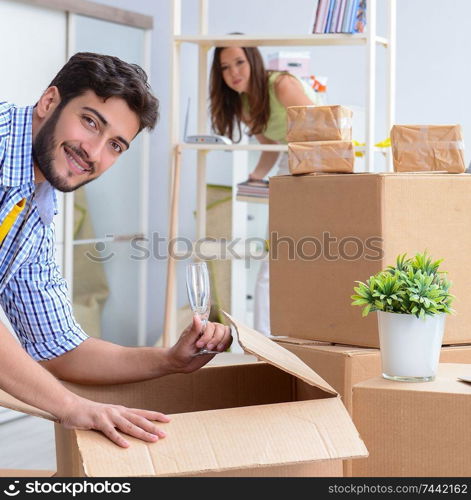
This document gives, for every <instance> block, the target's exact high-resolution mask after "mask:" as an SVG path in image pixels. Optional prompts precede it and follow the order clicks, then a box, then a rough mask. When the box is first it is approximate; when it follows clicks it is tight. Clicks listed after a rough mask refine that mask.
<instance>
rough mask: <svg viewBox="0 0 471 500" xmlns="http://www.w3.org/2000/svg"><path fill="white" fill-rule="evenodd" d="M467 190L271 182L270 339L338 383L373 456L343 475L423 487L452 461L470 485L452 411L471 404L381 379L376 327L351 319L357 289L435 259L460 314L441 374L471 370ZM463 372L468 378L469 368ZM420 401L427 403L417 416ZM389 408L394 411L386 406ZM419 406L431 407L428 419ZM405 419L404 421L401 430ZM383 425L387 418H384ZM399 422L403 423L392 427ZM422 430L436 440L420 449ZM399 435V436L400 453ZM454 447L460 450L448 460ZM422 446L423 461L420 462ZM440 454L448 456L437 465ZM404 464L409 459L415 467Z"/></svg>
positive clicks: (396, 182)
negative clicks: (408, 262) (422, 257)
mask: <svg viewBox="0 0 471 500" xmlns="http://www.w3.org/2000/svg"><path fill="white" fill-rule="evenodd" d="M470 189H471V176H469V175H449V174H440V173H430V172H429V173H426V172H424V173H420V174H418V173H389V174H353V175H344V174H342V175H305V176H297V177H293V176H284V177H276V178H273V179H271V182H270V206H269V209H270V236H271V241H270V304H271V326H272V333H273V334H274V335H283V336H284V337H285V338H284V339H279V342H282V343H283V345H284V346H285V347H286V348H288V349H289V350H290V351H292V352H293V353H294V354H296V355H297V356H299V357H300V358H301V359H303V360H304V361H305V362H306V364H308V365H309V366H311V367H312V368H313V369H315V370H316V372H317V373H319V375H320V376H322V377H323V378H324V379H325V380H326V381H327V382H328V383H330V384H331V385H332V386H333V387H334V388H335V389H336V390H337V391H338V392H339V394H341V395H342V397H343V401H344V404H345V405H346V407H347V409H348V410H349V411H350V412H352V413H353V420H354V423H355V424H356V425H358V429H359V432H360V436H361V437H365V443H366V445H367V448H368V449H369V451H370V453H371V455H370V457H369V458H368V459H365V460H363V459H361V460H360V461H358V463H356V464H353V463H348V462H346V463H345V464H344V467H345V469H344V471H345V475H353V476H359V475H363V476H382V475H409V476H415V475H416V474H417V475H427V473H426V472H425V471H427V470H428V471H429V474H428V475H429V476H440V475H443V476H447V475H452V472H451V470H452V469H451V468H450V465H449V462H450V459H449V456H450V454H451V453H454V452H455V451H456V456H454V457H453V459H452V460H451V462H450V463H452V464H454V465H453V467H455V470H456V471H457V474H459V475H462V474H467V473H469V467H468V466H467V465H466V464H467V461H466V458H467V456H466V453H467V452H466V450H467V447H468V445H469V443H468V442H467V441H466V443H465V445H464V446H461V444H460V443H459V442H458V441H459V437H458V435H459V433H461V434H463V433H465V432H466V431H465V428H464V426H463V421H462V419H461V416H460V415H455V413H456V412H455V411H454V409H453V405H454V404H456V405H459V408H463V412H464V408H465V406H464V405H466V404H468V403H467V402H466V398H468V399H469V396H466V395H463V394H462V392H463V391H462V390H461V389H462V388H461V389H460V387H461V386H459V387H458V386H454V385H453V384H454V382H451V385H452V386H453V387H451V389H449V388H446V387H445V389H444V392H445V393H446V395H442V394H440V390H439V389H440V387H442V385H443V383H442V382H440V384H442V385H440V384H439V385H438V386H436V388H435V389H433V387H432V385H429V384H428V383H427V384H405V383H403V382H391V381H386V380H384V379H381V378H379V379H378V377H380V375H381V360H380V352H379V349H378V348H379V339H378V331H377V321H376V317H375V315H374V314H371V315H369V316H368V317H366V318H363V317H362V316H361V311H360V310H359V308H355V307H352V305H351V302H352V300H351V298H350V296H351V294H352V293H353V286H354V284H355V281H356V280H361V281H365V280H366V279H367V278H368V277H369V276H371V275H372V274H374V273H376V272H377V271H379V270H380V269H383V268H384V267H385V266H387V265H389V264H393V263H394V261H395V258H396V256H397V255H399V254H402V253H404V252H406V253H408V254H409V255H413V254H414V253H415V252H420V251H423V250H424V249H428V251H429V252H430V254H431V255H433V256H434V257H435V258H437V259H438V258H443V259H444V262H443V268H444V269H445V270H446V271H447V272H448V277H449V279H450V280H451V281H452V283H453V288H452V293H453V294H454V295H455V296H456V299H455V302H454V308H455V309H456V314H455V315H452V316H447V319H446V333H445V337H444V346H443V347H442V351H441V357H440V362H441V363H464V364H466V365H468V364H471V345H470V344H471V330H469V322H470V320H471V311H470V310H469V308H468V307H467V297H469V295H470V294H471V283H470V282H469V279H468V276H469V273H470V272H471V263H470V261H469V256H468V253H469V251H468V249H469V245H470V236H469V235H471V220H470V219H469V213H470V211H471V200H470V198H469V196H468V193H469V190H470ZM431 214H433V216H431ZM326 342H330V343H331V344H330V345H328V344H326ZM340 344H344V345H340ZM449 344H450V345H449ZM451 344H460V345H451ZM468 366H469V365H468ZM457 370H458V371H460V372H462V373H467V372H469V368H468V369H467V368H465V367H464V366H463V367H462V368H457ZM372 377H373V379H372ZM375 384H376V385H375ZM377 386H378V387H377ZM413 386H415V387H414V388H413ZM357 387H359V389H358V391H357ZM429 388H430V389H429ZM356 391H357V393H356ZM460 391H461V392H460ZM356 394H358V396H356ZM379 397H381V399H378V404H377V405H376V399H377V398H379ZM419 397H420V398H419ZM415 398H418V399H420V401H419V402H418V403H417V404H416V403H415ZM386 400H388V401H390V404H389V403H388V405H389V406H387V405H385V404H384V402H385V401H386ZM442 401H444V402H445V403H446V411H444V413H446V412H448V414H449V415H450V417H449V419H448V420H447V424H446V425H441V424H440V423H439V422H437V423H436V421H437V418H435V416H434V414H433V410H432V408H433V407H435V408H437V407H439V406H440V405H441V403H442ZM373 402H374V405H373ZM372 405H373V406H372ZM408 405H410V408H411V409H410V410H409V407H408ZM420 405H428V406H427V407H426V408H427V409H426V411H425V413H426V416H425V417H424V414H423V413H422V410H421V406H420ZM405 407H407V408H406V409H404V408H405ZM424 407H425V406H424ZM371 408H373V410H374V412H375V413H374V414H372V413H371ZM389 410H390V413H391V415H390V416H389ZM401 411H405V412H406V413H405V415H407V418H404V419H402V415H403V414H402V413H401ZM460 411H461V410H460ZM385 413H388V418H383V417H384V415H385ZM453 415H454V416H453ZM398 416H400V417H401V419H402V420H400V423H397V424H395V427H393V426H391V425H390V424H391V422H392V421H393V420H394V419H395V418H396V419H397V418H398ZM372 422H374V425H372ZM398 422H399V420H398ZM423 422H425V423H426V424H425V425H428V426H429V428H430V429H432V431H431V432H426V431H425V430H423V429H424V428H422V431H421V432H422V434H419V435H420V440H415V438H414V437H413V436H412V434H414V433H416V432H419V431H418V429H419V428H421V425H422V423H423ZM435 423H436V425H435ZM396 433H402V434H400V439H399V440H398V441H396V440H395V435H396ZM424 433H425V434H427V436H428V438H425V436H424ZM384 436H386V438H384ZM411 436H412V438H411ZM384 439H386V441H385V442H386V445H387V450H386V451H384V446H383V440H384ZM426 439H428V441H430V442H428V441H427V442H426ZM421 440H423V441H424V442H421ZM447 442H448V443H453V444H452V445H451V446H452V448H453V449H451V448H449V452H448V451H447V450H446V445H445V443H447ZM424 446H425V447H426V448H427V450H428V451H427V452H426V453H425V452H421V451H420V450H423V449H424ZM413 447H415V448H414V449H413V450H411V448H413ZM440 448H442V449H444V450H445V451H446V453H439V451H438V450H439V449H440ZM408 453H409V454H410V457H413V459H409V458H407V454H408ZM414 461H415V462H414ZM419 461H421V462H420V464H419V463H418V462H419ZM414 463H415V464H417V465H416V466H415V465H414ZM401 464H403V465H401ZM427 464H428V465H430V467H429V468H427ZM389 465H391V468H390V469H388V468H389ZM401 467H402V468H401Z"/></svg>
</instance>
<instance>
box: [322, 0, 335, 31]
mask: <svg viewBox="0 0 471 500" xmlns="http://www.w3.org/2000/svg"><path fill="white" fill-rule="evenodd" d="M336 2H337V0H330V2H329V11H328V12H327V19H326V22H325V26H324V31H323V33H329V31H330V25H331V24H332V15H333V13H334V7H335V3H336Z"/></svg>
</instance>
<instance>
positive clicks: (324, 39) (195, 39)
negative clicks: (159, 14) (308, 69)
mask: <svg viewBox="0 0 471 500" xmlns="http://www.w3.org/2000/svg"><path fill="white" fill-rule="evenodd" d="M375 40H376V43H377V44H379V45H382V46H384V47H387V46H388V40H387V38H384V37H381V36H376V37H375ZM174 41H175V42H178V43H195V44H197V45H201V46H206V47H261V46H272V47H277V46H291V47H297V46H311V45H366V43H367V41H368V36H367V35H366V34H364V33H361V34H353V35H349V34H318V35H304V36H300V35H287V36H284V37H283V38H279V37H273V36H267V35H260V36H257V37H253V36H247V35H221V36H214V35H212V36H211V35H204V36H203V35H201V36H175V37H174Z"/></svg>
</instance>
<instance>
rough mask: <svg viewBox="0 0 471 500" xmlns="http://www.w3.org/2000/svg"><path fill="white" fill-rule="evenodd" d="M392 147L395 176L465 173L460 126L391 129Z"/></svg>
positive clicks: (401, 126)
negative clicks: (408, 173)
mask: <svg viewBox="0 0 471 500" xmlns="http://www.w3.org/2000/svg"><path fill="white" fill-rule="evenodd" d="M391 147H392V152H393V163H394V171H395V172H415V171H429V172H436V171H445V172H449V173H462V172H464V170H465V164H464V144H463V141H462V135H461V127H460V126H459V125H394V126H393V127H392V129H391Z"/></svg>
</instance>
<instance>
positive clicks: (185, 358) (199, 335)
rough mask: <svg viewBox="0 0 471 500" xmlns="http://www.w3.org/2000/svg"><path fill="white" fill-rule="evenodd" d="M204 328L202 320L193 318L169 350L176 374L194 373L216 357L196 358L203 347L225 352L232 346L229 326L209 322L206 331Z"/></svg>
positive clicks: (206, 355)
mask: <svg viewBox="0 0 471 500" xmlns="http://www.w3.org/2000/svg"><path fill="white" fill-rule="evenodd" d="M202 328H203V324H202V321H201V318H200V317H199V316H197V315H195V316H193V322H192V323H191V325H189V326H188V327H187V328H185V330H183V332H182V334H181V335H180V338H179V339H178V342H177V343H176V344H175V345H174V346H172V347H171V348H170V349H169V352H168V358H169V362H170V363H171V365H172V366H173V369H174V370H175V371H176V372H180V373H191V372H194V371H195V370H198V369H199V368H201V367H202V366H204V365H205V364H206V363H208V361H210V360H211V359H213V358H214V356H216V354H204V355H201V356H195V354H196V353H197V352H198V351H199V350H200V349H202V348H203V347H206V348H207V349H209V350H213V351H219V352H224V351H225V350H226V349H227V348H228V347H229V346H230V345H231V343H232V336H231V330H230V328H229V327H228V326H225V325H222V324H221V323H211V322H209V321H208V323H207V324H206V328H205V329H204V331H202Z"/></svg>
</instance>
